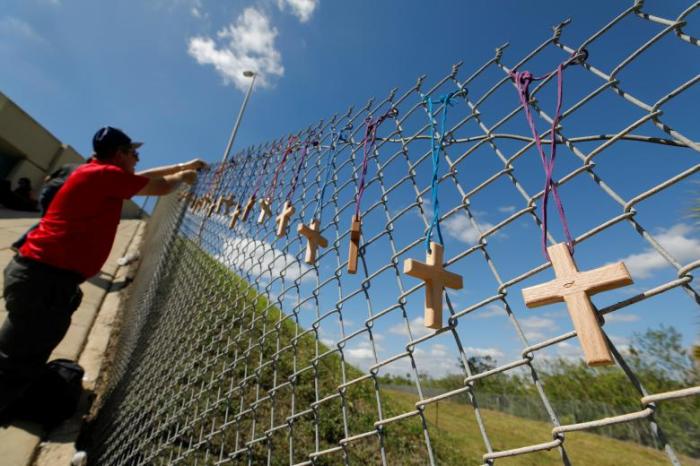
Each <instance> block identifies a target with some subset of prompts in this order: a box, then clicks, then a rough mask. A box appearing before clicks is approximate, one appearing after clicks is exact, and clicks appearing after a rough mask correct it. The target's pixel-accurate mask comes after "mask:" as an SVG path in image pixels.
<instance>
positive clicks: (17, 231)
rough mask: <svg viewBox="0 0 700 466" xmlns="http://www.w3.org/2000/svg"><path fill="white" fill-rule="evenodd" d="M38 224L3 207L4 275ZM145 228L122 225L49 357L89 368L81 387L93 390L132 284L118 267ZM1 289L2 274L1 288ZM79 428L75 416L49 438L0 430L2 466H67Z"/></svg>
mask: <svg viewBox="0 0 700 466" xmlns="http://www.w3.org/2000/svg"><path fill="white" fill-rule="evenodd" d="M36 222H37V216H36V215H35V214H31V213H29V214H28V213H19V212H13V211H9V210H4V209H1V208H0V270H3V269H4V268H5V266H6V265H7V263H8V262H9V261H10V260H11V259H12V257H13V256H14V252H13V251H12V250H11V249H10V245H11V243H12V242H13V241H15V240H16V239H17V238H18V237H19V236H20V235H21V234H22V233H23V232H25V231H26V230H27V229H28V228H29V227H30V226H31V225H33V224H34V223H36ZM143 226H144V222H143V221H140V220H122V222H121V223H120V225H119V230H118V232H117V237H116V240H115V242H114V246H113V247H112V252H111V254H110V256H109V259H108V260H107V262H106V263H105V265H104V267H103V268H102V270H101V272H100V274H99V275H97V276H96V277H93V278H92V279H90V280H88V281H86V282H85V283H83V284H82V285H81V288H82V290H83V293H84V296H83V301H82V304H81V305H80V307H79V308H78V310H77V311H76V312H75V313H74V314H73V319H72V323H71V326H70V328H69V330H68V333H67V334H66V336H65V338H64V339H63V341H61V343H60V344H59V345H58V347H57V348H56V349H55V350H54V352H53V354H52V355H51V359H56V358H67V359H72V360H75V361H78V362H79V363H80V365H81V366H83V368H84V369H85V377H84V379H83V386H84V388H85V389H86V390H87V391H90V390H92V389H93V388H94V386H95V382H96V380H97V377H98V375H99V371H100V368H101V365H102V360H103V355H104V351H105V349H106V348H107V344H108V342H109V338H110V335H111V334H112V325H113V323H114V320H115V318H116V317H117V311H118V310H119V305H120V299H121V293H120V292H119V290H121V288H122V287H123V285H125V284H126V283H128V282H127V281H126V279H127V276H126V272H127V269H128V268H127V267H120V266H119V265H118V264H117V260H118V259H119V258H120V257H122V256H124V255H126V254H127V253H130V252H133V251H136V250H138V245H139V244H140V238H141V235H142V233H143ZM2 284H3V277H2V274H0V286H1V285H2ZM6 314H7V312H6V311H5V303H4V300H2V298H0V322H2V321H4V319H5V318H6ZM80 425H81V417H80V416H76V417H75V418H74V419H71V420H69V421H66V422H65V423H63V424H62V425H61V426H59V427H58V428H56V429H55V430H54V431H53V432H50V433H47V432H43V431H42V429H41V428H40V427H38V426H36V425H32V424H27V423H19V422H18V423H15V424H13V425H10V426H8V427H2V428H0V466H29V465H51V466H68V465H69V464H70V461H71V459H72V457H73V454H74V453H75V449H74V447H73V444H74V442H75V440H76V438H77V436H78V434H79V432H80ZM42 442H43V443H42ZM40 445H41V447H40ZM39 447H40V448H39Z"/></svg>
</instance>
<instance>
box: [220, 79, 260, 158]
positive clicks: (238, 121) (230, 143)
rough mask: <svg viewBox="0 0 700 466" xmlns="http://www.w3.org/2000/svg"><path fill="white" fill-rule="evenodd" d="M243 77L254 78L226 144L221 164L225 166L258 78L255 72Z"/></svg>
mask: <svg viewBox="0 0 700 466" xmlns="http://www.w3.org/2000/svg"><path fill="white" fill-rule="evenodd" d="M243 76H245V77H246V78H253V79H251V80H250V86H248V92H246V95H245V98H244V99H243V103H242V104H241V109H240V110H239V111H238V117H237V118H236V123H235V124H234V125H233V129H232V130H231V135H230V136H229V138H228V144H226V150H225V151H224V156H223V157H222V158H221V163H222V164H224V163H226V160H228V156H229V153H230V152H231V147H232V146H233V141H234V139H236V133H238V127H239V126H240V124H241V118H242V117H243V112H244V111H245V107H246V105H248V99H249V98H250V94H251V93H252V92H253V85H254V84H255V78H256V77H257V76H258V74H257V73H256V72H254V71H249V70H246V71H244V72H243Z"/></svg>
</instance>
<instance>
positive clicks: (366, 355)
mask: <svg viewBox="0 0 700 466" xmlns="http://www.w3.org/2000/svg"><path fill="white" fill-rule="evenodd" d="M345 352H346V353H347V357H348V361H350V362H358V363H361V362H365V361H368V360H369V361H374V352H372V349H371V348H350V349H346V350H345Z"/></svg>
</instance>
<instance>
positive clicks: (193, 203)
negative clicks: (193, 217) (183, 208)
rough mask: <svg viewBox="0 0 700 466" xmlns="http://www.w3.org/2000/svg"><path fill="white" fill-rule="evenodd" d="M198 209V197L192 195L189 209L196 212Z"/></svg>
mask: <svg viewBox="0 0 700 466" xmlns="http://www.w3.org/2000/svg"><path fill="white" fill-rule="evenodd" d="M197 209H199V198H198V197H197V196H194V195H193V196H192V201H191V202H190V210H192V212H196V211H197Z"/></svg>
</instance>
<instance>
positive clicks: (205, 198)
mask: <svg viewBox="0 0 700 466" xmlns="http://www.w3.org/2000/svg"><path fill="white" fill-rule="evenodd" d="M205 205H208V206H210V205H211V196H209V195H208V194H207V195H206V196H202V197H201V198H200V199H199V207H197V210H201V209H203V208H204V206H205Z"/></svg>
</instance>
